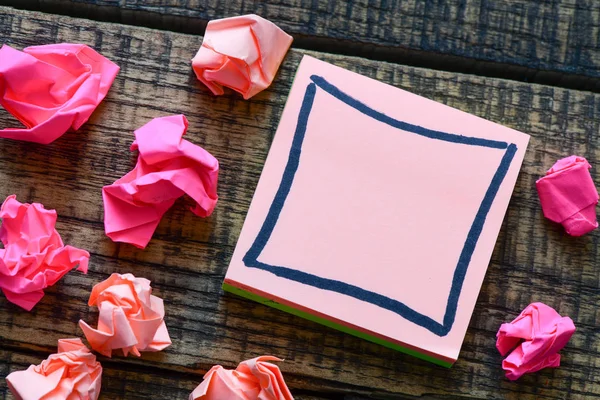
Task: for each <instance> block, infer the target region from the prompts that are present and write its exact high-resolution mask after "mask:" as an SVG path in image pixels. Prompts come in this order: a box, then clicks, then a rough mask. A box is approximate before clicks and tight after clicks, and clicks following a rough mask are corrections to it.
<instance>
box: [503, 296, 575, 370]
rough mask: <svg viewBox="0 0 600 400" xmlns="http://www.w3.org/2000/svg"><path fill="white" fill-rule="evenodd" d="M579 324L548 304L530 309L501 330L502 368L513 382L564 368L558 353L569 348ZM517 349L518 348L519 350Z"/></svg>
mask: <svg viewBox="0 0 600 400" xmlns="http://www.w3.org/2000/svg"><path fill="white" fill-rule="evenodd" d="M574 332H575V324H573V320H572V319H571V318H569V317H561V316H560V314H559V313H557V312H556V311H555V310H554V309H553V308H552V307H549V306H547V305H545V304H544V303H532V304H530V305H528V306H527V307H526V308H525V309H524V310H523V312H521V314H520V315H519V316H518V317H517V318H515V320H514V321H512V322H510V323H506V324H502V326H500V329H499V330H498V334H497V338H498V340H497V341H496V348H497V349H498V351H499V352H500V354H502V355H503V356H505V355H506V354H508V352H509V351H511V350H512V349H513V348H514V350H513V351H512V352H511V353H510V354H509V355H508V357H506V358H505V359H504V361H502V368H503V369H504V370H505V371H506V377H507V378H508V379H510V380H511V381H514V380H516V379H519V377H521V376H522V375H523V374H526V373H530V372H536V371H539V370H541V369H544V368H557V367H558V366H560V354H558V352H559V351H560V350H561V349H562V348H563V347H565V345H566V344H567V342H568V341H569V339H571V336H573V333H574ZM515 346H516V348H515Z"/></svg>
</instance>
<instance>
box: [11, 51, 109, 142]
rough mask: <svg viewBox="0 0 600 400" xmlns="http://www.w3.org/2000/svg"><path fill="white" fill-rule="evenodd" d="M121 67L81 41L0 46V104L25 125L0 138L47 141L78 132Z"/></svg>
mask: <svg viewBox="0 0 600 400" xmlns="http://www.w3.org/2000/svg"><path fill="white" fill-rule="evenodd" d="M118 72H119V67H118V66H117V65H116V64H115V63H113V62H112V61H110V60H108V59H107V58H105V57H103V56H102V55H100V54H98V53H97V52H96V51H94V50H93V49H91V48H89V47H88V46H85V45H83V44H70V43H62V44H50V45H45V46H34V47H27V48H25V49H24V50H23V51H22V52H21V51H18V50H15V49H13V48H12V47H9V46H6V45H4V46H2V48H1V49H0V104H1V105H2V106H3V107H4V108H6V110H7V111H8V112H10V113H11V114H12V115H13V116H14V117H15V118H17V119H18V120H19V121H21V122H22V123H23V125H25V126H26V127H27V128H26V129H19V128H7V129H3V130H0V137H3V138H8V139H16V140H25V141H27V142H36V143H42V144H48V143H51V142H53V141H55V140H56V139H58V138H59V137H61V136H62V135H63V134H64V133H65V132H67V131H68V130H69V129H70V128H71V129H73V130H77V129H79V128H80V127H81V125H83V124H84V123H85V122H86V121H87V120H88V119H89V118H90V115H92V112H94V110H95V109H96V107H98V104H100V102H101V101H102V100H103V99H104V97H105V96H106V93H107V92H108V90H109V89H110V86H111V85H112V83H113V81H114V79H115V76H116V75H117V73H118Z"/></svg>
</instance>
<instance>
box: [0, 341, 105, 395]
mask: <svg viewBox="0 0 600 400" xmlns="http://www.w3.org/2000/svg"><path fill="white" fill-rule="evenodd" d="M101 380H102V366H101V365H100V363H99V362H98V361H96V356H95V355H93V354H92V353H91V352H90V351H89V350H88V348H87V347H86V346H85V345H84V344H83V343H82V342H81V339H60V340H59V341H58V353H56V354H52V355H51V356H50V357H48V359H46V360H44V361H42V363H41V364H40V365H31V366H30V367H29V368H28V369H27V370H25V371H17V372H13V373H12V374H10V375H8V376H7V377H6V383H7V384H8V387H9V389H10V390H11V392H12V393H13V394H14V395H15V397H16V398H17V399H18V400H62V399H65V400H96V399H97V398H98V396H99V395H100V384H101Z"/></svg>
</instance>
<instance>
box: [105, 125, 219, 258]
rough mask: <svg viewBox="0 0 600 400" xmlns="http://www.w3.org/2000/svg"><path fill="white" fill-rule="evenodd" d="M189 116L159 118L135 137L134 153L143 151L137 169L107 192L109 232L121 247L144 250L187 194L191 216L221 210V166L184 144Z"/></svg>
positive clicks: (201, 150) (213, 159)
mask: <svg viewBox="0 0 600 400" xmlns="http://www.w3.org/2000/svg"><path fill="white" fill-rule="evenodd" d="M187 128H188V121H187V119H186V118H185V116H184V115H171V116H168V117H162V118H154V119H153V120H152V121H150V122H148V123H147V124H146V125H144V126H142V127H141V128H139V129H138V130H136V131H135V142H133V145H132V146H131V150H132V151H134V150H138V151H139V156H138V160H137V164H136V166H135V168H134V169H133V170H132V171H131V172H129V173H128V174H127V175H125V176H123V177H122V178H121V179H119V180H117V181H116V182H115V183H113V184H112V185H109V186H105V187H104V188H102V198H103V200H104V227H105V230H106V235H107V236H108V237H110V238H111V239H112V240H114V241H115V242H125V243H131V244H133V245H134V246H137V247H140V248H144V247H146V245H147V244H148V242H149V241H150V239H151V238H152V234H153V233H154V231H155V230H156V227H157V226H158V223H159V222H160V219H161V218H162V216H163V214H164V213H165V212H167V210H168V209H169V208H171V206H172V205H173V203H175V200H177V199H178V198H179V197H181V196H183V195H184V194H187V195H188V196H190V197H191V198H192V199H193V200H194V201H195V202H196V206H195V207H194V208H192V209H191V211H192V212H193V213H194V214H196V215H198V216H200V217H207V216H209V215H210V214H212V212H213V210H214V208H215V205H216V204H217V198H218V197H217V178H218V174H219V162H218V161H217V159H216V158H214V157H213V156H212V155H211V154H210V153H209V152H208V151H206V150H204V149H203V148H202V147H200V146H197V145H195V144H193V143H191V142H188V141H187V140H185V139H183V135H185V132H186V131H187Z"/></svg>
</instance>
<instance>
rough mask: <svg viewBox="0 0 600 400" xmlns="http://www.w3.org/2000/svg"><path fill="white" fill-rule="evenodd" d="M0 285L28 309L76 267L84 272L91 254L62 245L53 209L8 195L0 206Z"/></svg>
mask: <svg viewBox="0 0 600 400" xmlns="http://www.w3.org/2000/svg"><path fill="white" fill-rule="evenodd" d="M0 218H1V219H2V226H1V227H0V240H1V241H2V243H3V244H4V248H3V249H0V288H1V289H2V292H4V295H5V296H6V298H7V299H8V301H10V302H12V303H15V304H16V305H18V306H20V307H22V308H24V309H26V310H27V311H31V309H32V308H33V307H34V306H35V305H36V304H37V303H38V302H39V301H40V300H41V299H42V297H44V289H45V288H47V287H48V286H52V285H54V284H55V283H56V282H58V281H59V280H60V279H61V278H62V277H63V276H64V275H65V274H66V273H67V272H69V271H70V270H72V269H73V268H75V267H76V266H77V265H79V268H77V270H78V271H81V272H83V273H87V268H88V262H89V259H90V254H89V253H88V252H87V251H85V250H81V249H78V248H75V247H72V246H65V245H64V244H63V241H62V239H61V238H60V235H59V234H58V232H57V231H56V229H55V228H54V227H55V225H56V218H57V217H56V211H55V210H46V209H45V208H44V206H43V205H41V204H39V203H33V204H26V203H25V204H23V203H20V202H19V201H18V200H17V198H16V196H15V195H11V196H8V197H7V198H6V200H5V201H4V203H3V204H2V208H1V209H0Z"/></svg>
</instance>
